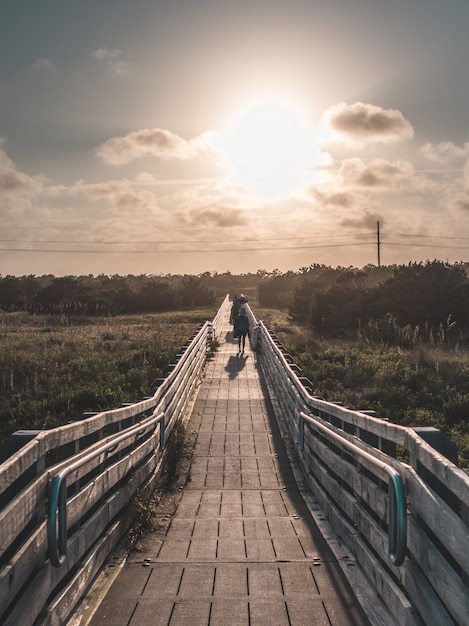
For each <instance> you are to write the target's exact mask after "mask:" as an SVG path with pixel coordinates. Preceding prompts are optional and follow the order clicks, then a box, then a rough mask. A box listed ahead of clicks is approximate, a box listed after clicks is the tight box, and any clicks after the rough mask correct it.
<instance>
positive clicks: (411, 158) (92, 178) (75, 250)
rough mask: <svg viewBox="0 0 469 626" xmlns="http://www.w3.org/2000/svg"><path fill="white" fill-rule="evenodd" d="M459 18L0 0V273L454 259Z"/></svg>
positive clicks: (462, 143)
mask: <svg viewBox="0 0 469 626" xmlns="http://www.w3.org/2000/svg"><path fill="white" fill-rule="evenodd" d="M468 26H469V3H468V2H467V0H447V1H446V2H444V3H443V2H441V0H438V2H437V1H436V0H393V1H392V2H390V1H389V0H328V1H327V2H325V1H315V0H236V1H234V0H230V1H228V0H171V2H170V1H169V0H168V1H166V2H163V1H162V0H157V1H155V0H153V1H151V0H132V2H130V1H129V0H80V2H72V1H71V0H69V1H67V0H42V1H41V2H38V1H37V0H1V2H0V276H6V275H15V276H22V275H29V274H33V275H37V276H39V275H43V274H53V275H55V276H62V275H82V274H86V275H87V274H93V275H98V274H107V275H114V274H121V275H127V274H137V275H139V274H148V275H154V274H156V275H159V274H181V273H187V274H201V273H204V272H219V273H223V272H226V271H230V272H231V273H233V274H239V273H247V272H256V271H257V270H259V269H262V270H266V271H269V272H270V271H274V270H279V271H281V272H284V271H288V270H293V271H297V270H298V269H300V268H302V267H308V266H309V265H311V264H315V263H320V264H325V265H331V266H334V267H335V266H342V267H350V266H353V267H363V266H366V265H368V264H374V265H376V264H377V263H378V250H379V252H380V257H379V260H380V262H381V264H382V265H391V264H403V263H409V262H420V261H426V260H434V259H438V260H442V261H448V262H450V263H454V262H459V261H469V62H468V59H469V37H467V30H468ZM378 230H379V242H380V245H379V247H378Z"/></svg>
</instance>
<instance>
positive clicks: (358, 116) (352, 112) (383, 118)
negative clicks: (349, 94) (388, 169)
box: [320, 102, 414, 144]
mask: <svg viewBox="0 0 469 626" xmlns="http://www.w3.org/2000/svg"><path fill="white" fill-rule="evenodd" d="M320 128H322V129H323V130H325V131H326V132H329V133H332V134H333V135H335V136H338V137H339V138H341V139H343V140H345V141H347V142H351V143H354V144H369V143H396V142H399V141H403V140H404V139H410V138H412V137H413V136H414V130H413V128H412V125H411V124H410V122H409V121H408V120H406V119H405V118H404V116H403V115H402V113H401V112H400V111H396V110H394V109H383V108H381V107H378V106H375V105H374V104H366V103H364V102H356V103H355V104H346V103H345V102H341V103H339V104H336V105H334V106H331V107H329V108H328V109H327V110H326V111H325V113H324V115H323V117H322V120H321V122H320Z"/></svg>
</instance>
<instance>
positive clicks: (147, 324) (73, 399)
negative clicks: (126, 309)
mask: <svg viewBox="0 0 469 626" xmlns="http://www.w3.org/2000/svg"><path fill="white" fill-rule="evenodd" d="M213 315H214V311H213V309H212V308H210V309H194V310H192V311H181V312H174V311H173V312H171V313H159V314H158V313H146V314H142V315H125V316H116V317H102V318H83V317H67V316H63V315H61V316H56V315H51V316H47V315H28V314H27V313H0V376H1V378H0V440H3V439H4V438H5V437H6V436H8V435H9V434H11V433H12V432H14V431H15V430H20V429H43V428H52V427H54V426H58V425H61V424H64V423H67V422H68V421H70V420H73V419H78V418H79V417H80V416H81V415H82V413H84V412H87V411H101V410H106V409H112V408H116V407H118V406H119V405H120V404H122V403H123V402H136V401H138V400H139V399H141V398H142V397H144V396H146V395H148V393H149V391H150V388H151V384H152V382H153V381H154V380H155V379H156V378H158V377H161V376H162V375H163V373H164V371H165V370H166V368H167V367H168V365H169V363H170V361H171V360H172V359H173V358H174V356H175V355H176V354H177V353H178V352H179V350H180V349H181V347H182V346H183V345H184V344H185V342H186V341H187V340H188V339H189V337H190V336H191V335H192V334H193V332H194V330H195V329H196V328H197V327H198V326H199V325H200V324H201V323H203V322H205V321H206V320H207V319H211V318H212V317H213Z"/></svg>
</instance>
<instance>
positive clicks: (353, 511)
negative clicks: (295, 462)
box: [309, 456, 402, 580]
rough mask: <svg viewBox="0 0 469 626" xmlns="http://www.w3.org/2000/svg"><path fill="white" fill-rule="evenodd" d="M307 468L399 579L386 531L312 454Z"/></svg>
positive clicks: (399, 573)
mask: <svg viewBox="0 0 469 626" xmlns="http://www.w3.org/2000/svg"><path fill="white" fill-rule="evenodd" d="M309 469H310V471H311V473H312V474H313V475H314V477H315V478H316V480H317V481H318V484H320V485H321V487H322V489H323V490H324V492H325V493H327V494H328V498H329V500H331V501H332V502H333V504H334V506H335V507H336V508H337V510H339V511H341V513H342V516H344V515H345V516H346V517H347V518H348V519H349V520H350V523H353V525H354V527H355V528H356V530H357V531H358V533H359V535H360V536H361V537H363V539H364V540H365V541H366V542H368V544H369V545H370V546H371V547H372V548H373V550H374V551H375V553H376V555H377V556H378V557H379V558H380V559H381V561H382V562H383V563H385V564H386V567H387V569H388V571H390V572H392V573H393V575H394V576H395V577H396V579H398V580H399V579H400V578H401V576H402V571H401V569H400V568H398V567H396V566H395V565H393V564H392V562H391V561H390V560H389V556H388V535H387V533H385V532H384V531H383V530H382V528H381V527H380V526H379V524H378V523H377V522H376V521H375V520H374V519H373V518H372V517H371V516H370V515H369V514H368V513H367V512H366V511H365V510H364V509H363V508H362V507H360V505H359V503H358V502H357V500H356V499H355V498H354V497H353V496H351V495H350V494H349V493H347V492H346V491H345V490H344V489H342V487H341V486H340V485H339V484H338V483H337V481H336V480H335V479H334V478H332V476H331V475H330V474H328V472H327V471H326V470H325V469H324V467H323V466H322V465H321V464H319V463H317V462H316V461H315V459H314V457H312V456H311V457H310V459H309Z"/></svg>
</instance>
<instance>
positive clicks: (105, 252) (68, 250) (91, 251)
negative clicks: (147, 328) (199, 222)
mask: <svg viewBox="0 0 469 626" xmlns="http://www.w3.org/2000/svg"><path fill="white" fill-rule="evenodd" d="M198 243H205V242H198ZM361 245H369V246H374V245H375V242H374V241H368V242H362V243H331V244H322V245H315V246H288V247H287V246H281V247H278V246H276V247H275V248H272V247H268V248H223V249H216V248H213V249H209V250H203V251H202V250H200V248H197V249H194V250H111V251H107V250H70V249H65V248H64V249H59V248H55V249H51V250H37V249H32V248H0V253H1V252H36V253H38V252H39V253H41V254H43V253H47V254H50V253H56V252H57V253H61V254H62V253H67V252H68V253H71V254H103V253H104V254H169V253H177V254H190V253H192V254H194V253H198V254H200V252H211V253H218V252H222V253H223V252H266V251H269V252H272V250H312V249H313V248H345V247H350V246H361Z"/></svg>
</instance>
